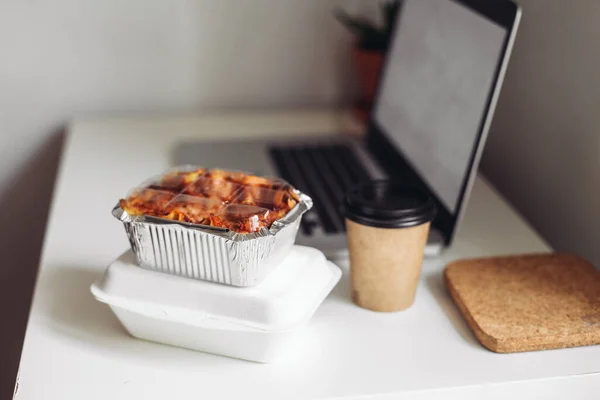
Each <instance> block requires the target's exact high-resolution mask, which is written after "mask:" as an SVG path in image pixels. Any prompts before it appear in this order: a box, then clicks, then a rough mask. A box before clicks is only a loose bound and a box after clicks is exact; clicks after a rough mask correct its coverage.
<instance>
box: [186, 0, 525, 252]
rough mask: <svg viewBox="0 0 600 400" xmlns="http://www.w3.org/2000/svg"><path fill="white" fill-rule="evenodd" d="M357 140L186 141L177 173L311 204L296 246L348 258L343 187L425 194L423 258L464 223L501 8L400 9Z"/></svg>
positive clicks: (491, 95) (501, 39)
mask: <svg viewBox="0 0 600 400" xmlns="http://www.w3.org/2000/svg"><path fill="white" fill-rule="evenodd" d="M396 18H397V21H396V24H395V31H394V32H393V34H392V40H391V42H390V47H389V49H388V51H387V54H386V57H385V63H384V67H383V71H382V74H381V77H380V82H379V87H378V91H377V95H376V99H375V102H374V106H373V109H372V110H371V115H370V118H369V123H368V127H367V132H366V134H365V137H364V138H361V139H352V138H350V137H347V136H344V135H326V136H323V135H320V136H314V137H313V136H311V135H309V136H308V137H305V136H303V137H302V138H289V137H286V138H282V139H281V140H277V139H272V138H269V139H253V140H239V141H214V142H205V141H203V142H185V143H181V144H180V145H179V146H177V148H176V149H175V161H176V162H177V164H195V165H201V166H203V167H220V168H228V169H237V170H242V171H247V172H252V173H256V174H260V175H265V176H274V175H277V176H280V177H282V178H284V179H285V180H287V181H288V182H290V183H291V184H292V185H294V186H295V187H297V188H298V189H299V190H301V191H303V192H305V193H307V194H308V195H310V196H311V197H312V198H313V200H314V207H313V209H312V210H311V211H309V212H308V213H307V214H306V215H305V216H304V217H303V220H302V223H301V226H300V230H299V233H298V237H297V243H298V244H302V245H307V246H312V247H316V248H318V249H320V250H322V251H323V252H324V253H325V254H326V255H328V256H329V257H339V256H343V255H345V254H347V248H346V236H345V224H344V215H343V212H342V210H341V203H342V198H343V196H344V193H345V191H346V190H348V188H350V187H352V186H354V185H356V184H358V183H360V182H363V181H367V180H371V179H385V178H388V179H394V180H400V181H405V182H407V183H410V184H416V185H420V186H421V187H423V188H425V189H426V190H427V191H429V193H430V194H431V195H432V196H433V198H434V199H435V202H436V204H437V207H438V214H437V216H436V219H435V220H434V222H433V224H432V228H431V233H430V237H429V240H428V243H427V246H426V249H425V254H426V256H431V255H435V254H438V253H440V251H442V249H443V248H445V247H447V246H449V245H450V244H451V243H452V240H453V238H454V236H455V233H456V230H457V227H458V225H459V223H460V220H461V218H462V217H463V215H464V212H465V208H466V205H467V200H468V197H469V192H470V189H471V186H472V184H473V182H474V179H475V176H476V174H477V169H478V165H479V159H480V157H481V153H482V150H483V147H484V143H485V139H486V136H487V133H488V130H489V127H490V123H491V121H492V116H493V112H494V108H495V105H496V101H497V99H498V95H499V92H500V87H501V84H502V80H503V77H504V73H505V70H506V67H507V63H508V59H509V55H510V52H511V48H512V45H513V42H514V39H515V35H516V30H517V26H518V22H519V19H520V10H519V7H518V6H517V5H516V4H515V3H513V2H511V1H508V0H496V1H476V0H405V1H404V4H403V6H402V8H401V10H400V11H399V12H398V15H397V16H396Z"/></svg>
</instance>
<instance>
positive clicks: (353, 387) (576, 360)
mask: <svg viewBox="0 0 600 400" xmlns="http://www.w3.org/2000/svg"><path fill="white" fill-rule="evenodd" d="M349 123H350V119H349V118H348V116H347V115H345V114H344V113H337V112H327V111H320V112H288V113H271V114H268V113H262V114H243V113H238V114H229V115H226V114H222V115H209V116H200V117H173V118H144V119H141V118H137V119H114V120H102V121H95V122H94V121H87V122H86V121H80V122H75V123H74V124H72V126H71V127H70V129H69V137H68V140H67V141H66V144H65V150H64V153H63V156H62V161H61V166H60V172H59V177H58V181H57V184H56V190H55V193H54V201H53V205H52V210H51V215H50V220H49V225H48V230H47V234H46V239H45V244H44V250H43V254H42V259H41V265H40V271H39V277H38V281H37V286H36V289H35V297H34V301H33V306H32V309H31V313H30V318H29V323H28V327H27V334H26V338H25V344H24V349H23V355H22V360H21V366H20V378H19V390H18V394H17V397H16V398H17V399H19V400H40V399H44V400H49V399H60V400H75V399H77V400H80V399H85V400H93V399H112V400H117V399H127V400H132V399H160V400H164V399H171V398H173V399H175V398H177V399H212V398H218V397H219V396H223V397H227V398H237V399H242V398H261V399H271V398H272V399H283V398H286V399H288V398H311V397H321V398H323V397H325V398H342V397H343V398H346V397H347V398H357V397H359V396H365V397H361V398H366V397H368V398H384V399H400V398H401V399H404V398H411V399H412V398H415V399H426V398H427V399H428V398H445V399H448V398H452V399H453V398H461V399H464V398H498V399H500V398H502V399H503V398H507V397H508V396H513V397H514V396H515V395H517V397H521V398H534V397H536V398H541V397H543V396H544V395H545V396H547V397H548V398H586V397H587V398H600V374H599V373H598V372H599V371H600V346H596V347H587V348H575V349H566V350H554V351H545V352H534V353H522V354H509V355H500V354H495V353H492V352H489V351H488V350H485V349H484V348H482V347H481V346H480V345H479V344H478V343H477V342H476V340H475V339H474V336H473V335H472V334H471V333H470V331H469V330H468V329H467V327H466V325H465V323H464V322H463V321H462V319H461V317H460V316H459V314H458V312H457V310H456V309H455V307H454V305H453V303H452V302H451V300H450V298H449V297H448V295H447V293H446V292H445V289H444V287H443V284H442V278H441V272H442V269H443V267H444V265H446V263H448V262H449V261H450V260H453V259H457V258H461V257H471V256H482V255H491V254H505V253H518V252H539V251H547V250H548V249H549V247H548V246H547V244H546V243H544V241H543V240H542V239H541V238H540V237H539V236H538V235H537V234H536V233H535V232H534V231H533V230H532V229H531V227H530V226H529V225H527V223H525V222H524V220H523V219H522V218H521V217H520V216H519V215H518V214H517V213H516V212H515V211H514V210H513V209H511V208H510V207H509V206H508V204H507V203H506V202H505V201H504V200H503V199H502V198H501V197H500V196H499V195H498V194H497V193H496V192H495V191H494V190H493V189H492V188H491V187H490V186H489V185H488V184H487V183H486V182H485V181H484V180H483V179H481V178H480V179H478V180H477V183H476V185H475V188H474V190H473V193H472V197H471V202H470V205H469V209H468V213H467V216H466V219H465V221H464V224H463V226H462V228H461V230H460V232H459V235H458V238H457V239H456V242H455V245H454V246H453V247H452V248H451V249H450V250H448V251H447V252H445V253H444V254H443V256H442V257H440V258H437V259H435V260H428V261H426V262H425V265H424V267H423V268H424V270H423V271H424V272H423V276H422V279H421V283H420V287H419V292H418V296H417V299H416V303H415V305H414V306H413V307H412V308H411V309H410V310H408V311H406V312H402V313H398V314H378V313H373V312H369V311H366V310H363V309H360V308H358V307H356V306H354V305H353V304H352V303H351V301H350V299H349V296H348V291H349V289H348V287H349V284H348V280H347V274H346V275H345V277H344V279H343V280H342V281H341V282H340V284H339V285H338V287H337V288H336V290H335V291H334V292H333V293H332V295H331V296H330V297H329V298H328V299H327V300H326V301H325V302H324V304H323V305H322V307H321V308H320V309H319V310H318V312H317V314H316V315H315V317H314V319H313V320H312V321H311V324H310V325H309V328H308V330H307V332H306V342H305V344H304V346H303V347H302V348H300V349H298V351H297V354H296V355H294V356H292V357H290V358H289V360H287V361H286V362H284V363H281V364H275V365H260V364H254V363H250V362H244V361H238V360H233V359H228V358H224V357H218V356H214V355H208V354H203V353H199V352H193V351H189V350H183V349H178V348H173V347H168V346H163V345H157V344H153V343H148V342H143V341H139V340H136V339H133V338H131V337H129V336H128V335H127V334H126V333H125V331H124V330H123V328H122V327H121V326H120V325H119V323H118V321H117V319H116V318H115V317H114V316H113V315H112V314H111V312H110V310H109V309H108V307H107V306H105V305H103V304H100V303H97V302H95V301H94V300H93V298H92V296H91V295H90V292H89V286H90V284H91V283H92V282H94V281H95V280H97V279H98V278H100V276H101V275H102V272H103V269H104V267H105V266H106V265H107V264H108V263H109V262H110V261H111V260H112V259H113V258H115V257H116V256H118V255H119V254H120V253H121V252H122V251H123V250H124V249H126V248H127V246H128V244H127V240H126V237H125V234H124V232H123V227H122V226H121V224H120V223H119V222H118V221H116V220H115V219H114V218H113V217H112V216H111V215H110V210H111V208H112V206H113V205H114V204H115V202H116V200H117V199H118V198H119V197H120V196H123V195H124V194H125V193H126V192H127V190H128V189H129V188H130V187H131V186H132V185H134V184H136V183H137V182H139V181H142V180H143V179H145V178H146V177H147V176H149V175H152V174H155V173H159V172H160V171H161V170H163V169H165V168H166V167H167V166H168V165H169V164H170V158H169V155H170V150H171V148H172V147H173V146H174V145H175V143H176V142H178V141H179V140H181V139H183V138H191V137H197V138H208V137H214V136H219V137H225V136H230V137H234V136H249V135H256V134H263V135H281V134H301V133H303V132H311V133H314V132H336V131H339V130H341V129H346V128H347V127H348V124H349ZM343 267H346V266H343ZM367 395H373V397H370V396H367Z"/></svg>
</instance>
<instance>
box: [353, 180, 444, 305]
mask: <svg viewBox="0 0 600 400" xmlns="http://www.w3.org/2000/svg"><path fill="white" fill-rule="evenodd" d="M366 185H371V186H366ZM366 185H363V186H361V188H360V189H357V191H355V192H353V193H349V194H348V195H347V197H346V202H345V211H346V227H347V236H348V249H349V251H350V279H351V284H352V300H353V301H354V303H355V304H356V305H358V306H360V307H363V308H366V309H369V310H373V311H383V312H391V311H401V310H405V309H407V308H409V307H410V306H411V305H412V304H413V302H414V299H415V294H416V290H417V285H418V282H419V276H420V274H421V264H422V262H423V254H424V250H425V245H426V243H427V237H428V235H429V227H430V225H431V220H432V219H433V216H434V215H435V205H434V203H433V200H432V199H431V197H430V196H429V195H428V194H426V193H425V192H423V191H420V190H419V191H417V192H415V190H417V189H416V188H413V187H407V186H406V185H401V184H393V183H390V182H386V181H377V182H372V183H370V184H366ZM373 185H376V186H375V188H373ZM381 186H384V187H385V188H386V189H389V190H388V192H386V190H381ZM371 190H372V191H374V192H375V194H373V193H370V191H371ZM357 193H358V194H357ZM352 196H354V197H352ZM378 196H379V197H382V198H380V199H377V197H378ZM402 196H403V197H402ZM376 225H378V226H376Z"/></svg>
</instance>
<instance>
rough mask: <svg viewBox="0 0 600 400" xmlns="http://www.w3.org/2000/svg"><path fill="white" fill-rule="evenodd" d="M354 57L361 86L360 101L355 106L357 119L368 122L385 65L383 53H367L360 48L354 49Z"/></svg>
mask: <svg viewBox="0 0 600 400" xmlns="http://www.w3.org/2000/svg"><path fill="white" fill-rule="evenodd" d="M352 56H353V58H354V64H355V66H356V71H357V74H358V79H359V84H360V92H361V93H360V99H359V101H358V104H356V106H355V113H356V116H357V118H359V119H360V120H361V121H362V122H366V121H367V119H368V115H369V112H370V111H371V107H372V105H373V100H374V99H375V93H376V91H377V84H378V83H379V74H380V72H381V67H382V65H383V53H381V52H377V51H366V50H362V49H360V48H358V47H356V46H355V47H354V48H353V49H352Z"/></svg>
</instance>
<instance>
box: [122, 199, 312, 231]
mask: <svg viewBox="0 0 600 400" xmlns="http://www.w3.org/2000/svg"><path fill="white" fill-rule="evenodd" d="M293 193H294V194H296V195H297V196H298V200H299V201H298V204H296V205H295V206H294V207H293V208H292V209H291V210H290V211H289V212H288V213H287V214H286V215H285V216H283V218H280V219H278V220H276V221H274V222H273V223H272V224H271V227H270V228H268V229H267V228H264V227H263V228H261V229H260V230H259V231H258V232H250V233H239V232H234V231H232V230H230V229H227V228H221V227H217V226H210V225H201V224H193V223H190V222H181V221H174V220H172V219H166V218H160V217H154V216H150V215H135V216H131V215H129V214H128V213H127V211H125V210H123V209H122V208H121V206H120V204H119V203H117V205H116V206H115V207H114V208H113V210H112V215H113V216H114V217H115V218H116V219H118V220H119V221H121V222H140V223H149V224H161V225H170V226H173V227H180V228H181V229H194V230H198V231H201V232H206V233H210V234H212V235H215V236H219V237H222V238H225V239H228V240H231V241H236V242H242V241H246V240H252V239H258V238H262V237H266V236H274V235H276V234H277V233H278V232H279V231H281V230H282V229H283V228H285V227H287V226H289V225H291V224H293V223H294V222H295V221H296V220H298V219H299V218H301V217H302V215H303V214H304V213H305V212H307V211H308V210H310V209H311V208H312V206H313V201H312V198H311V197H310V196H308V195H306V194H304V193H302V192H300V191H299V190H297V189H294V190H293Z"/></svg>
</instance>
